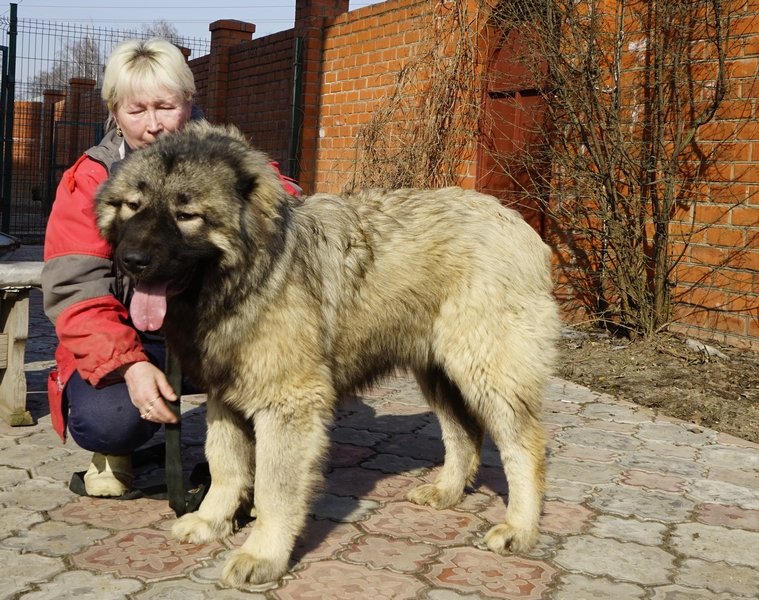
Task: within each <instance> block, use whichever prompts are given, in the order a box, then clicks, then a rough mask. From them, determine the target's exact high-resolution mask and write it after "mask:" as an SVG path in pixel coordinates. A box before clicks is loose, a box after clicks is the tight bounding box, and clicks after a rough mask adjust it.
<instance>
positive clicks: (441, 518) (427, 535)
mask: <svg viewBox="0 0 759 600" xmlns="http://www.w3.org/2000/svg"><path fill="white" fill-rule="evenodd" d="M362 525H363V527H364V529H366V530H367V531H370V532H372V533H378V534H384V535H390V536H393V537H397V538H407V539H410V540H415V541H420V542H427V543H428V544H435V545H438V546H441V547H443V546H452V545H458V544H464V543H467V542H468V541H471V539H472V537H473V536H474V533H475V532H476V531H477V530H478V529H479V527H480V526H481V525H482V520H481V519H479V518H477V517H475V516H474V515H468V514H465V513H461V512H458V511H455V510H452V509H445V510H435V509H433V508H430V507H428V506H417V505H416V504H411V503H410V502H395V503H392V504H389V505H388V506H387V507H385V509H384V510H383V511H382V512H381V513H379V514H375V515H372V516H371V517H369V518H368V519H367V520H366V521H364V522H363V523H362Z"/></svg>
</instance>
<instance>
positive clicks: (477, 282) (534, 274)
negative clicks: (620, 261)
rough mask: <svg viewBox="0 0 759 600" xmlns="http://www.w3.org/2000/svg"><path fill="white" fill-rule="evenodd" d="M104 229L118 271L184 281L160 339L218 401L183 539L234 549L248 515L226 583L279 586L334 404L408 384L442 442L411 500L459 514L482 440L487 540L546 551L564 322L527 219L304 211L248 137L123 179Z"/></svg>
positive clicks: (149, 165) (199, 143)
mask: <svg viewBox="0 0 759 600" xmlns="http://www.w3.org/2000/svg"><path fill="white" fill-rule="evenodd" d="M97 214H98V223H99V226H100V228H101V231H102V233H103V235H104V237H105V238H106V239H107V240H108V241H109V242H110V243H111V244H113V246H114V248H115V259H116V262H117V264H118V266H119V267H120V268H121V269H122V270H123V271H125V272H126V273H127V274H129V275H130V276H132V277H133V278H135V279H138V280H140V279H141V280H142V281H143V282H151V281H153V282H155V281H172V282H173V284H172V285H174V287H175V288H176V289H175V291H174V293H175V295H174V296H172V297H171V298H170V300H169V301H168V314H167V315H166V318H165V321H164V323H163V331H164V333H165V335H166V339H167V341H168V343H169V345H170V346H171V348H172V349H173V350H174V351H175V352H176V353H177V354H178V355H179V358H180V362H181V364H182V367H183V369H184V371H185V372H187V373H189V374H190V375H191V376H192V377H195V378H196V379H197V380H198V383H199V384H200V385H201V386H203V387H204V388H205V389H206V390H207V391H208V438H207V442H206V454H207V457H208V461H209V463H210V469H211V476H212V482H213V483H212V487H211V489H210V492H209V494H208V496H207V497H206V499H205V500H204V502H203V503H202V505H201V507H200V509H199V510H198V512H197V513H192V514H188V515H185V516H183V517H182V518H181V519H179V520H178V521H177V522H176V524H175V525H174V526H173V528H172V533H173V535H174V536H175V537H176V538H178V539H180V540H185V541H189V542H192V543H198V544H199V543H205V542H210V541H211V540H215V539H217V538H221V537H224V536H227V535H229V534H230V533H231V531H232V526H233V516H234V515H235V512H236V511H237V510H238V509H239V508H240V507H241V506H246V505H250V504H251V503H254V504H255V509H256V512H257V519H256V521H255V524H254V526H253V531H252V533H251V535H250V537H249V538H248V540H247V541H246V542H245V544H244V545H243V546H242V547H241V548H240V549H239V550H237V551H236V552H234V553H233V554H232V555H231V556H230V558H229V560H228V561H227V563H226V565H225V568H224V572H223V576H222V577H223V580H224V581H225V582H226V583H228V584H230V585H232V586H241V585H243V584H245V583H246V582H247V581H250V582H253V583H259V582H263V581H268V580H272V579H276V578H278V577H280V576H281V575H283V574H284V573H285V572H286V570H287V567H288V559H289V557H290V553H291V551H292V549H293V545H294V542H295V540H296V537H297V536H298V534H299V533H300V532H301V530H302V528H303V525H304V520H305V518H306V515H307V513H308V510H309V506H310V502H311V500H312V496H313V494H314V490H315V489H316V488H317V487H318V486H319V484H320V482H321V479H322V466H323V462H324V459H325V455H326V453H327V446H328V441H329V434H328V427H329V424H330V423H331V420H332V418H333V417H332V414H333V410H334V409H335V406H336V404H337V402H338V400H339V399H340V398H341V397H345V396H347V395H349V394H351V393H352V392H353V391H355V390H357V389H359V388H361V387H362V386H366V385H367V384H369V383H371V382H372V381H374V380H375V379H376V378H377V377H379V376H381V375H382V374H384V373H387V372H388V370H390V369H392V368H393V367H396V366H399V367H402V368H407V369H410V370H411V371H413V373H414V374H415V376H416V378H417V380H418V382H419V385H420V386H421V389H422V392H423V394H424V396H425V397H426V399H427V401H428V402H429V404H430V406H431V407H432V409H433V410H434V412H435V413H436V415H437V416H438V418H439V420H440V425H441V428H442V431H443V441H444V443H445V463H444V465H443V468H442V470H441V472H440V475H439V476H438V477H437V479H436V480H435V482H434V483H432V484H428V485H422V486H420V487H418V488H417V489H415V490H413V491H412V492H411V493H410V494H409V496H408V499H409V500H411V501H412V502H415V503H417V504H426V505H430V506H432V507H435V508H446V507H449V506H453V505H455V504H456V503H457V502H459V501H460V500H461V499H462V495H463V493H464V488H465V486H466V485H467V483H468V482H471V481H472V479H473V477H474V475H475V472H476V470H477V467H478V464H479V451H480V448H481V444H482V441H483V436H484V433H485V431H488V432H489V433H490V435H491V437H492V438H493V440H494V442H495V443H496V445H497V446H498V449H499V451H500V455H501V459H502V461H503V465H504V470H505V473H506V477H507V480H508V483H509V496H508V509H507V512H506V519H505V521H504V522H503V523H501V524H499V525H496V526H495V527H493V528H492V529H491V530H490V531H489V532H488V534H487V536H486V538H485V542H486V543H487V545H488V547H489V548H490V549H492V550H494V551H495V552H499V553H504V552H507V551H516V552H520V551H525V550H528V549H529V548H530V547H532V546H533V545H534V544H535V542H536V540H537V539H538V523H539V519H540V511H541V500H542V493H543V489H544V468H545V467H544V464H545V444H546V436H545V432H544V429H543V427H542V424H541V414H542V413H541V395H542V390H543V387H544V385H545V383H546V379H547V377H548V375H549V372H550V367H551V363H552V361H553V358H554V339H555V337H556V332H557V328H558V320H557V310H556V305H555V302H554V300H553V298H552V295H551V287H552V286H551V278H550V268H549V250H548V248H547V247H546V246H545V245H544V244H543V242H542V241H541V240H540V238H539V236H538V235H537V234H536V233H535V232H534V231H533V230H532V229H531V228H530V227H529V226H528V225H527V224H526V223H525V222H524V221H523V220H522V218H521V217H520V216H519V215H518V214H517V213H516V212H514V211H512V210H508V209H506V208H503V207H502V206H501V205H500V204H499V203H498V202H497V201H496V200H495V199H494V198H492V197H490V196H485V195H482V194H478V193H476V192H472V191H466V190H462V189H459V188H447V189H440V190H412V189H406V190H397V191H386V190H366V191H364V192H360V193H356V194H354V195H348V196H333V195H327V194H317V195H315V196H311V197H309V198H306V199H297V198H294V197H292V196H290V195H288V194H287V193H286V192H285V191H284V189H283V187H282V184H281V182H280V180H279V178H278V176H277V175H276V173H275V172H274V171H273V170H272V169H271V168H270V167H269V166H268V164H267V160H266V157H265V156H263V155H262V154H260V153H259V152H256V151H255V150H252V149H250V147H249V146H248V145H247V143H246V142H245V140H244V138H243V137H242V136H241V135H240V134H239V133H238V132H237V131H236V130H234V129H224V128H219V127H213V126H211V125H208V124H206V123H197V124H190V125H188V126H187V127H186V128H185V129H184V130H183V131H182V132H179V133H176V134H172V135H171V136H166V137H164V138H161V139H160V140H159V141H158V142H156V143H155V144H153V145H152V146H150V147H148V148H146V149H145V150H141V151H139V152H136V153H134V154H133V155H132V156H131V157H130V158H128V159H127V160H126V161H124V164H123V166H122V167H121V168H120V169H119V170H118V171H117V173H115V174H114V175H113V176H112V177H111V178H110V179H109V180H108V181H107V182H106V183H105V184H104V185H103V186H102V188H101V190H100V191H99V194H98V206H97ZM135 256H137V257H138V260H136V259H135ZM170 287H171V286H170ZM182 290H183V291H182ZM254 484H255V485H254Z"/></svg>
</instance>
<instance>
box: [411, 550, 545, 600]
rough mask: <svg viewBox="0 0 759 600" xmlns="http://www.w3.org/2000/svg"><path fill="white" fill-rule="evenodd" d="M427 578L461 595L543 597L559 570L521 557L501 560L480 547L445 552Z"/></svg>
mask: <svg viewBox="0 0 759 600" xmlns="http://www.w3.org/2000/svg"><path fill="white" fill-rule="evenodd" d="M438 563H439V564H436V565H435V566H433V567H432V569H430V571H429V573H428V574H426V575H425V578H427V579H428V580H429V581H430V582H431V583H433V584H437V585H440V586H443V587H450V588H453V589H455V590H457V591H459V592H464V593H466V592H468V591H470V590H472V589H473V588H474V589H476V588H482V589H483V592H484V594H485V595H486V596H487V597H490V598H544V597H545V594H546V592H547V591H548V588H549V585H550V583H551V580H552V579H553V576H554V574H555V573H556V570H555V569H554V568H552V567H550V566H549V565H547V564H545V563H543V562H540V561H534V560H529V559H526V558H520V557H506V558H502V557H499V556H496V555H494V554H493V553H492V552H486V551H483V550H479V549H477V548H455V549H450V550H445V551H444V552H443V554H442V556H441V557H440V558H439V559H438Z"/></svg>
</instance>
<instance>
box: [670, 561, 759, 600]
mask: <svg viewBox="0 0 759 600" xmlns="http://www.w3.org/2000/svg"><path fill="white" fill-rule="evenodd" d="M675 582H676V583H681V584H683V585H687V586H689V587H693V588H706V589H709V590H711V591H712V592H717V593H719V592H728V593H730V594H735V595H737V596H754V595H755V594H756V593H757V591H759V573H757V571H756V569H752V568H750V567H740V566H737V565H730V564H727V563H725V562H707V561H704V560H698V559H695V558H689V559H686V560H684V561H683V562H682V564H681V565H680V567H679V568H678V570H677V575H676V576H675Z"/></svg>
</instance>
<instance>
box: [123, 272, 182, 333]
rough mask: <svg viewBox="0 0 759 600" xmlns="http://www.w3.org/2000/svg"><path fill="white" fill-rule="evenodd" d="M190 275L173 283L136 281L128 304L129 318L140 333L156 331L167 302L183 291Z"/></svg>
mask: <svg viewBox="0 0 759 600" xmlns="http://www.w3.org/2000/svg"><path fill="white" fill-rule="evenodd" d="M191 278H192V273H188V274H187V275H185V276H184V277H182V278H181V279H176V280H173V281H143V280H142V279H138V280H137V283H136V284H135V288H134V294H133V295H132V300H131V301H130V303H129V316H130V317H131V318H132V323H133V324H134V326H135V327H136V328H137V329H139V330H140V331H158V330H159V329H160V328H161V326H162V325H163V320H164V319H165V318H166V304H167V302H166V301H167V300H168V299H169V298H171V297H172V296H176V295H177V294H180V293H182V292H183V291H184V289H185V288H186V287H187V285H188V284H189V283H190V279H191Z"/></svg>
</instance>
